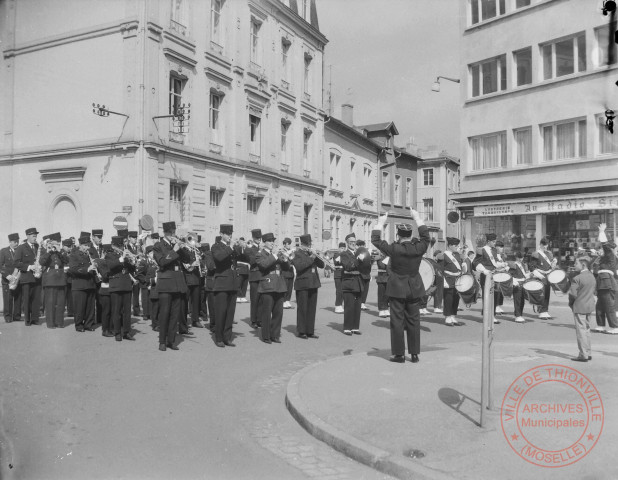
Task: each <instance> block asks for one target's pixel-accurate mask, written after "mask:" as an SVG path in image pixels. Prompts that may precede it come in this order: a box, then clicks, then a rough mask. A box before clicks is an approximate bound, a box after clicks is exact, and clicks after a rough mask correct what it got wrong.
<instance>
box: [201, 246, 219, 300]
mask: <svg viewBox="0 0 618 480" xmlns="http://www.w3.org/2000/svg"><path fill="white" fill-rule="evenodd" d="M202 260H203V262H204V267H203V268H204V271H205V272H206V279H205V281H204V290H205V291H206V292H212V291H213V289H214V288H215V271H216V267H215V261H214V259H213V258H212V252H211V251H210V250H208V251H207V252H204V256H203V258H202Z"/></svg>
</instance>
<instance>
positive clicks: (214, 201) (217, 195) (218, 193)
mask: <svg viewBox="0 0 618 480" xmlns="http://www.w3.org/2000/svg"><path fill="white" fill-rule="evenodd" d="M222 197H223V190H217V189H216V188H212V187H211V188H210V206H211V207H212V208H216V207H218V206H219V205H221V198H222Z"/></svg>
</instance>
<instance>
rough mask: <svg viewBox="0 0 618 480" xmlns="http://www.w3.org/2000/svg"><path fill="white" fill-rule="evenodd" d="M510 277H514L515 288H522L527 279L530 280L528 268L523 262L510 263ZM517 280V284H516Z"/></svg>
mask: <svg viewBox="0 0 618 480" xmlns="http://www.w3.org/2000/svg"><path fill="white" fill-rule="evenodd" d="M509 275H510V276H511V277H513V285H514V286H522V285H523V283H524V281H525V280H526V278H528V275H529V272H528V268H527V267H526V265H525V264H524V263H521V262H509ZM515 280H517V283H515ZM517 284H519V285H517Z"/></svg>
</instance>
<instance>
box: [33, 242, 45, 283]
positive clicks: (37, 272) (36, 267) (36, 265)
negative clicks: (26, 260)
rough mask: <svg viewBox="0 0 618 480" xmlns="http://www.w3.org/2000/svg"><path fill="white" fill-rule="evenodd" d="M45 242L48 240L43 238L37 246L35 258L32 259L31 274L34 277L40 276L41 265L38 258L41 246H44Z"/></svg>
mask: <svg viewBox="0 0 618 480" xmlns="http://www.w3.org/2000/svg"><path fill="white" fill-rule="evenodd" d="M46 242H48V240H44V241H43V243H42V244H41V245H40V246H39V248H38V249H37V251H36V258H35V259H34V265H33V266H34V270H33V272H32V274H33V275H34V278H41V275H42V274H43V267H42V266H41V264H40V263H39V260H40V258H41V251H42V250H43V246H44V245H45V246H46Z"/></svg>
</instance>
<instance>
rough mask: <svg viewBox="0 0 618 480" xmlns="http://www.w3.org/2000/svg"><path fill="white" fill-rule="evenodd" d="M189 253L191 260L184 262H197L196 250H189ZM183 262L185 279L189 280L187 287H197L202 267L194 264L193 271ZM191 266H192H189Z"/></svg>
mask: <svg viewBox="0 0 618 480" xmlns="http://www.w3.org/2000/svg"><path fill="white" fill-rule="evenodd" d="M187 255H188V257H189V260H188V261H187V262H184V264H188V265H189V264H192V263H193V262H195V252H191V251H187ZM184 264H183V269H184V274H185V281H186V282H187V287H195V286H197V285H199V284H200V269H199V268H198V267H197V266H194V267H193V268H192V269H191V271H189V270H188V269H187V268H186V267H185V266H184ZM189 268H191V266H189Z"/></svg>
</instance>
